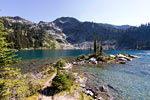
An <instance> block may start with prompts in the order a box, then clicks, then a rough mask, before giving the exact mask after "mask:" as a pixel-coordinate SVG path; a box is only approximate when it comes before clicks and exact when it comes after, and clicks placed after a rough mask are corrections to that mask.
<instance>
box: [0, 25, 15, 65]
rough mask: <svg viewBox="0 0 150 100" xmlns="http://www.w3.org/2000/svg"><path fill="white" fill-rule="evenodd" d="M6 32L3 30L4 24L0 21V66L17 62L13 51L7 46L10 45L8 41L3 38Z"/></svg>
mask: <svg viewBox="0 0 150 100" xmlns="http://www.w3.org/2000/svg"><path fill="white" fill-rule="evenodd" d="M5 35H7V33H6V32H4V26H3V24H1V23H0V67H4V66H9V65H12V64H15V63H17V62H18V59H14V58H15V57H16V55H15V51H14V50H13V51H12V50H9V49H8V47H10V46H11V44H10V43H7V42H6V40H5V37H4V36H5Z"/></svg>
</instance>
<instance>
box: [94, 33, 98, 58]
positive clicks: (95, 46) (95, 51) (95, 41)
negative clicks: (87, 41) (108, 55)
mask: <svg viewBox="0 0 150 100" xmlns="http://www.w3.org/2000/svg"><path fill="white" fill-rule="evenodd" d="M94 53H95V55H96V54H97V40H96V33H95V38H94Z"/></svg>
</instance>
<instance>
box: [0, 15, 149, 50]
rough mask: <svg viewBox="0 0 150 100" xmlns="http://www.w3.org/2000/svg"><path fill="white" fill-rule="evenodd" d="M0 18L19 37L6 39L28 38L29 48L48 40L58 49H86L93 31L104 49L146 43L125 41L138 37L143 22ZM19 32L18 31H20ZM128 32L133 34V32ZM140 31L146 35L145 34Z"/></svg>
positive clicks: (49, 44) (48, 44)
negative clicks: (117, 23)
mask: <svg viewBox="0 0 150 100" xmlns="http://www.w3.org/2000/svg"><path fill="white" fill-rule="evenodd" d="M0 18H1V19H2V20H3V22H4V26H5V27H6V28H7V29H9V30H13V31H14V32H15V33H14V34H13V37H17V36H16V35H15V34H16V33H17V34H18V36H19V37H21V39H20V40H17V39H16V40H17V41H16V40H15V39H14V40H9V39H8V40H9V41H10V42H14V41H15V43H16V44H18V41H20V42H21V44H22V43H23V41H24V40H25V41H26V42H27V41H29V43H31V44H32V46H30V47H48V48H49V47H51V43H52V41H53V42H54V43H52V44H53V46H54V45H55V46H54V47H59V48H60V49H73V48H80V49H87V48H89V47H90V45H92V42H93V40H94V37H95V36H94V35H95V33H96V35H97V40H98V41H99V39H102V40H103V45H104V48H105V49H135V48H136V47H137V44H138V45H140V47H141V48H143V47H142V45H143V44H146V42H141V41H142V40H144V39H143V38H141V37H140V38H141V39H136V40H138V41H135V43H131V44H128V42H130V41H132V40H135V37H134V36H137V37H139V36H140V35H141V34H140V33H141V32H142V31H141V30H144V28H143V29H142V28H141V27H142V25H141V26H140V27H136V26H129V25H121V26H117V25H112V24H104V23H94V22H88V21H85V22H81V21H79V20H78V19H75V18H73V17H60V18H57V19H56V20H54V21H52V22H45V21H40V22H39V23H34V22H31V21H28V20H26V19H24V18H21V17H19V16H16V17H8V16H7V17H0ZM16 24H19V25H18V26H17V28H16V27H15V26H16ZM20 27H21V28H20ZM25 27H26V28H27V29H26V28H25ZM143 27H149V25H145V26H143ZM19 28H20V30H19ZM145 29H146V28H145ZM25 30H26V34H28V35H24V34H25V33H23V31H25ZM18 31H20V33H19V32H18ZM21 31H22V32H21ZM134 31H136V32H137V33H138V35H136V34H135V32H134ZM145 32H146V31H145ZM147 32H149V31H147ZM130 33H132V34H133V35H132V34H130ZM143 34H145V35H146V36H149V34H148V33H143ZM125 35H127V36H129V35H130V37H127V38H126V40H128V41H126V40H124V38H123V36H125ZM10 37H11V36H10ZM10 37H9V38H10ZM39 37H40V38H39ZM28 38H30V39H28ZM146 38H147V37H146ZM121 39H122V40H121ZM35 41H36V42H35ZM126 42H127V43H126ZM147 42H148V40H147ZM148 43H149V42H148ZM28 45H29V44H28ZM35 45H37V46H35ZM25 47H26V48H28V46H27V45H25V46H22V47H21V48H25ZM16 48H17V46H16Z"/></svg>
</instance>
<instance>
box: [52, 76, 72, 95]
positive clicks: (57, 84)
mask: <svg viewBox="0 0 150 100" xmlns="http://www.w3.org/2000/svg"><path fill="white" fill-rule="evenodd" d="M52 87H53V89H54V90H55V93H59V92H61V91H64V90H69V89H70V88H71V83H70V81H69V80H68V79H67V77H66V75H65V74H62V73H61V74H57V75H56V77H55V78H54V79H53V81H52Z"/></svg>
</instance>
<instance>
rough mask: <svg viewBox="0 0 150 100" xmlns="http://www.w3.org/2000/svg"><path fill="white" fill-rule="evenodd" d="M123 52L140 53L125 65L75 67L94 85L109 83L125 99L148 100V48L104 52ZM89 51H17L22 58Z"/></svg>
mask: <svg viewBox="0 0 150 100" xmlns="http://www.w3.org/2000/svg"><path fill="white" fill-rule="evenodd" d="M119 52H120V53H121V52H126V53H129V54H133V55H137V56H140V57H141V58H140V59H134V60H133V61H131V62H128V63H127V64H125V65H120V64H115V65H108V66H105V67H101V66H97V67H93V66H80V67H77V69H78V70H80V71H82V72H85V73H87V74H88V75H91V76H92V77H91V81H92V82H93V83H94V84H95V85H96V86H99V85H102V84H111V85H112V86H114V87H115V88H116V89H117V90H118V91H114V90H112V92H113V93H114V94H115V95H118V96H120V97H123V98H126V99H127V100H150V51H113V50H108V51H105V53H107V54H117V53H119ZM88 53H90V51H88V50H24V51H20V52H19V53H18V54H19V56H20V57H22V59H23V60H30V59H45V58H46V59H54V58H59V57H72V56H78V55H80V54H88Z"/></svg>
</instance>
